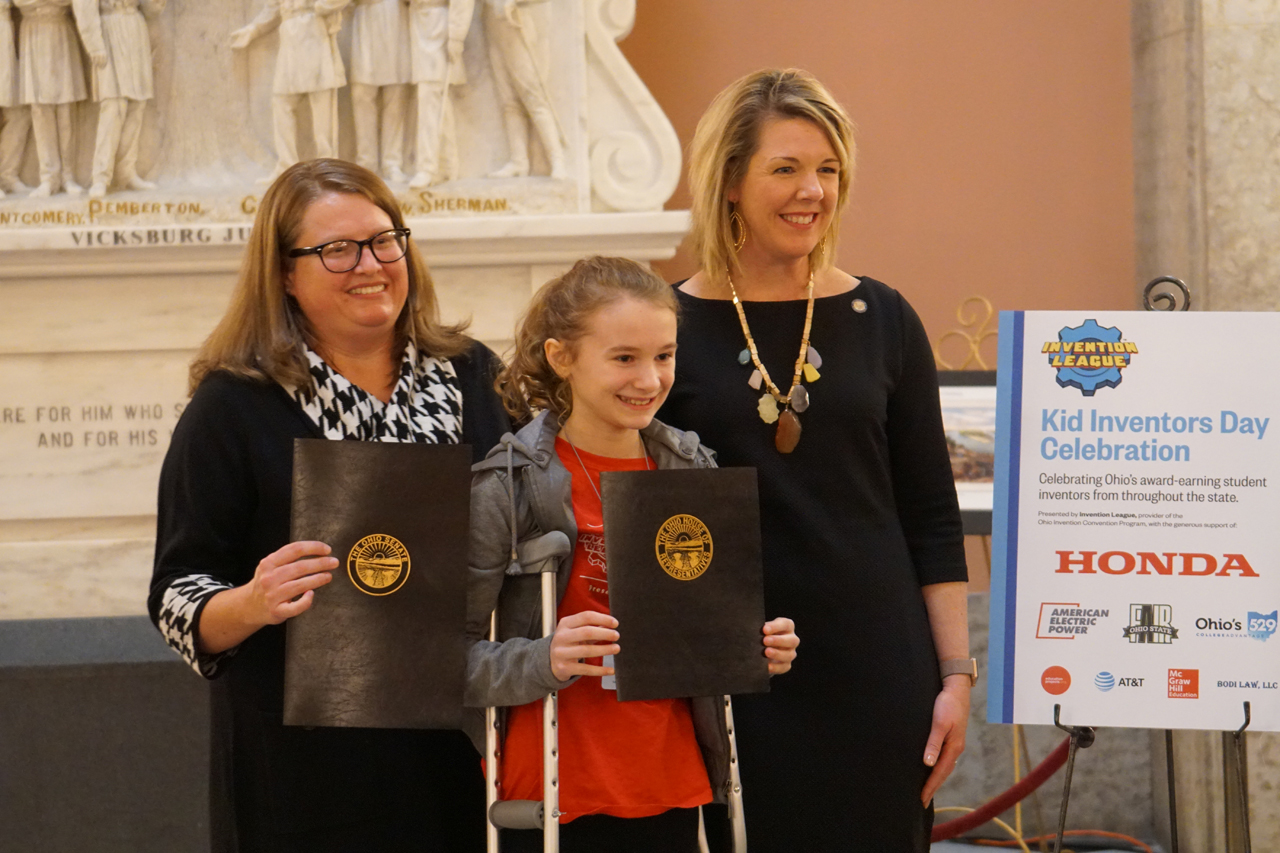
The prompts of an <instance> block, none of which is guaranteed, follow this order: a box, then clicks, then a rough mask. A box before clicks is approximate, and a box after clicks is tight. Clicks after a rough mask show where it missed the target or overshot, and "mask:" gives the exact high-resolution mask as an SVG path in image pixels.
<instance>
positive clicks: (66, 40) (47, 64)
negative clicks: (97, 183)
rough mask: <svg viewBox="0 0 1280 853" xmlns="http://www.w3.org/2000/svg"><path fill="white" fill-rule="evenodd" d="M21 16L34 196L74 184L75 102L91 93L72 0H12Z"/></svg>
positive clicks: (22, 91)
mask: <svg viewBox="0 0 1280 853" xmlns="http://www.w3.org/2000/svg"><path fill="white" fill-rule="evenodd" d="M14 4H15V5H16V6H17V7H18V11H19V12H20V13H21V15H22V22H21V24H20V26H19V28H18V67H19V71H18V81H19V82H18V89H19V100H20V101H21V102H22V103H24V104H28V105H30V107H31V123H32V126H33V127H34V129H35V137H36V155H37V157H38V158H39V160H40V184H39V186H37V187H36V188H35V189H34V190H32V191H31V196H32V197H33V198H45V197H47V196H50V195H53V194H54V193H56V192H59V191H60V190H61V191H66V192H67V193H69V194H71V195H79V194H80V193H82V192H84V190H83V188H82V187H81V186H80V185H79V184H77V183H76V181H75V176H74V174H73V172H72V170H73V169H74V167H75V128H74V127H73V126H72V123H71V105H72V104H74V103H76V102H77V101H83V100H84V99H85V97H86V96H87V90H86V88H85V83H84V65H83V63H82V62H81V59H80V42H79V40H78V39H77V37H76V27H75V24H74V23H73V21H72V18H71V0H14Z"/></svg>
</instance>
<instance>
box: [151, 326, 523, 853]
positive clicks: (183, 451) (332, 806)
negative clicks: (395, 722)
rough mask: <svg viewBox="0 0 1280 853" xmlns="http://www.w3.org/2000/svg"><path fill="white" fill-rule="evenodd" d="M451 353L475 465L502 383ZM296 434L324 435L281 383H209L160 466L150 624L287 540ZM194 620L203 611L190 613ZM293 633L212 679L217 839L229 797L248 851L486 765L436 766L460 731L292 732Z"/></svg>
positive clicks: (496, 423) (276, 631) (390, 805)
mask: <svg viewBox="0 0 1280 853" xmlns="http://www.w3.org/2000/svg"><path fill="white" fill-rule="evenodd" d="M452 361H453V365H454V367H455V369H456V372H457V377H458V383H459V386H460V388H461V390H462V396H463V407H462V433H463V435H462V440H463V442H464V443H466V444H470V445H471V446H472V448H473V454H474V458H475V459H476V460H479V459H481V458H483V457H484V455H485V454H486V453H487V452H488V450H489V449H490V448H491V447H493V446H494V445H496V444H497V443H498V440H499V439H500V438H501V437H502V434H503V433H504V432H506V431H507V430H508V429H509V428H510V424H509V421H508V419H507V416H506V414H505V412H504V411H503V409H502V405H501V403H500V401H499V399H498V397H497V394H496V393H495V392H494V390H493V377H494V374H495V371H496V369H497V368H498V366H499V362H498V359H497V357H496V356H494V354H493V353H492V352H491V351H490V350H489V349H488V348H487V347H485V346H484V345H483V344H479V343H475V344H474V345H473V346H472V347H471V349H470V350H469V351H468V352H467V353H466V354H464V355H463V356H460V357H458V358H455V359H453V360H452ZM295 438H323V435H322V434H321V433H320V431H319V429H318V428H317V427H316V426H315V425H314V424H313V423H312V422H311V421H310V420H309V419H308V418H307V416H306V415H305V414H304V413H303V412H302V409H301V408H300V407H299V406H298V405H297V403H295V402H294V401H293V400H292V399H291V398H290V397H289V395H288V394H287V393H286V392H285V391H284V389H283V388H281V387H280V386H279V385H278V384H276V383H275V382H255V381H252V380H247V379H242V378H237V377H234V376H231V375H229V374H226V373H215V374H211V375H210V376H209V377H207V378H206V379H205V381H204V382H202V383H201V385H200V387H199V388H198V389H197V390H196V392H195V394H194V395H193V396H192V398H191V401H190V403H189V404H188V405H187V407H186V410H185V411H184V412H183V415H182V417H181V419H180V420H179V422H178V425H177V427H176V429H175V430H174V434H173V439H172V442H171V443H170V446H169V450H168V453H167V455H166V456H165V461H164V466H163V468H162V470H161V474H160V494H159V515H158V526H157V535H156V555H155V568H154V573H153V575H152V580H151V593H150V596H149V598H148V610H149V612H150V614H151V618H152V621H153V622H157V621H158V619H159V614H160V611H161V609H162V606H163V599H164V594H165V591H166V590H167V589H168V588H169V586H170V585H171V584H172V583H173V582H174V581H176V580H178V579H181V578H184V577H189V576H191V575H193V574H207V575H212V576H213V577H215V578H217V579H219V580H222V581H225V582H227V583H230V584H233V585H236V586H239V585H241V584H244V583H247V582H248V581H249V580H250V579H251V578H252V577H253V574H254V571H255V569H256V567H257V565H258V562H259V561H260V560H261V559H262V558H263V557H265V556H266V555H268V554H270V553H271V552H273V551H275V550H277V549H278V548H280V547H282V546H283V545H285V544H287V543H288V542H289V515H290V491H291V480H292V468H293V440H294V439H295ZM198 619H199V611H198V610H197V612H196V613H195V615H194V617H193V620H192V621H195V622H198ZM284 635H285V631H284V626H283V625H272V626H268V627H265V628H262V629H261V630H259V631H257V632H256V633H255V634H253V636H251V637H249V638H248V639H247V640H245V641H244V642H243V643H242V644H241V645H240V646H239V647H238V649H237V650H236V652H235V654H234V655H233V656H229V657H226V658H224V659H223V660H222V661H221V663H220V665H219V666H218V667H217V668H216V673H213V672H210V673H209V674H211V675H213V676H214V677H215V680H214V682H213V691H212V693H213V708H212V718H213V728H214V732H213V771H214V779H213V786H212V787H213V791H212V794H213V797H214V804H215V811H214V814H213V815H212V817H213V823H214V829H215V835H217V834H218V827H219V825H220V824H222V825H223V827H224V829H227V830H230V829H231V823H227V822H226V821H225V819H226V818H227V817H229V816H230V815H228V814H226V813H222V814H220V813H219V811H220V809H219V808H218V804H219V801H221V800H224V797H225V796H227V795H230V798H231V800H230V802H227V803H226V805H229V806H230V808H231V814H232V815H234V826H235V830H233V831H234V832H235V834H236V835H237V836H238V837H239V846H240V847H241V849H253V848H255V847H257V846H258V844H259V843H260V842H262V841H263V840H264V839H267V838H271V837H274V836H275V835H277V834H279V833H293V832H304V831H309V830H316V829H321V828H323V827H325V826H340V825H343V824H347V825H350V824H354V823H357V822H360V821H367V820H369V819H370V818H371V817H375V818H376V817H378V816H385V815H388V814H391V815H394V814H395V812H396V811H397V810H403V811H405V813H406V814H407V813H409V812H411V811H412V810H415V809H418V810H420V809H422V808H423V803H422V802H421V801H419V802H416V803H415V802H413V800H414V799H416V798H417V796H418V795H420V794H421V793H422V791H418V793H417V794H415V793H414V792H415V789H416V788H421V786H415V784H414V779H415V778H416V777H419V776H422V775H424V774H437V775H439V774H442V773H443V774H445V775H446V776H448V775H451V774H452V775H457V774H459V773H463V774H465V775H468V776H470V775H473V774H475V773H476V772H477V770H476V766H477V765H478V760H477V757H475V756H474V754H472V756H471V766H469V767H456V768H455V767H439V766H435V765H437V764H438V761H435V760H432V758H433V756H432V754H431V753H432V752H435V753H437V754H438V753H439V752H440V751H441V749H442V747H441V744H440V743H439V739H440V737H441V736H443V735H445V734H448V735H453V734H456V733H430V732H401V731H376V730H365V729H314V730H304V729H298V728H293V727H285V726H283V725H282V723H281V719H282V709H283V680H284V678H283V676H284ZM206 672H208V670H207V669H206ZM449 740H450V744H449V747H448V748H450V749H452V740H453V739H449ZM451 763H453V764H456V763H457V760H456V757H455V758H454V759H452V760H451ZM422 784H423V785H426V784H427V782H426V781H423V783H422ZM459 784H460V785H462V784H463V782H462V781H461V780H459ZM465 784H466V785H470V784H471V781H470V780H468V781H466V783H465ZM397 791H400V792H402V794H403V796H400V795H397V793H396V792H397Z"/></svg>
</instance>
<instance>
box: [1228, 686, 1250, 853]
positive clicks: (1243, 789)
mask: <svg viewBox="0 0 1280 853" xmlns="http://www.w3.org/2000/svg"><path fill="white" fill-rule="evenodd" d="M1251 720H1252V713H1251V711H1250V708H1249V703H1248V702H1245V703H1244V725H1242V726H1241V727H1240V728H1238V729H1236V730H1235V731H1234V732H1228V733H1227V734H1228V735H1229V736H1230V740H1231V745H1232V747H1233V752H1234V755H1233V756H1232V758H1234V762H1224V763H1234V764H1235V768H1234V769H1235V777H1236V778H1235V782H1236V784H1235V788H1236V790H1235V795H1236V802H1235V807H1236V809H1238V810H1239V828H1240V836H1239V841H1240V842H1241V844H1242V845H1243V846H1242V847H1241V848H1240V849H1241V850H1242V851H1243V853H1253V840H1252V839H1251V838H1250V830H1249V764H1248V760H1247V756H1246V753H1245V737H1244V731H1245V729H1247V728H1249V723H1250V721H1251ZM1223 740H1224V741H1225V740H1226V738H1225V737H1224V739H1223ZM1223 746H1224V747H1225V746H1226V744H1225V743H1224V744H1223ZM1225 769H1226V768H1224V770H1225ZM1230 806H1231V803H1230V800H1228V808H1227V839H1228V841H1227V844H1228V848H1229V849H1230V848H1231V811H1232V809H1231V807H1230Z"/></svg>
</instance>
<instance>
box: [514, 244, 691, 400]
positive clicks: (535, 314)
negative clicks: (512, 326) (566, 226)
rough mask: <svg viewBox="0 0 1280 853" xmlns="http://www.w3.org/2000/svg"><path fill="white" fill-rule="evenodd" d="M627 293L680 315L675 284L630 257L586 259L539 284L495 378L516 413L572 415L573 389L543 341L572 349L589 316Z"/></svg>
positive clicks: (584, 329) (580, 335)
mask: <svg viewBox="0 0 1280 853" xmlns="http://www.w3.org/2000/svg"><path fill="white" fill-rule="evenodd" d="M624 296H630V297H631V298H633V299H638V300H640V301H642V302H648V303H651V304H653V305H657V306H659V307H661V308H667V309H670V310H671V312H672V313H674V314H675V315H676V316H677V317H678V316H679V314H680V304H679V302H677V301H676V295H675V293H674V292H673V291H672V289H671V286H670V285H668V284H667V283H666V282H664V281H663V280H662V279H660V278H658V276H656V275H654V273H653V272H652V271H651V270H650V269H649V268H648V267H645V266H643V265H641V264H638V263H636V262H635V261H632V260H628V259H626V258H603V257H599V256H596V257H591V258H585V259H584V260H581V261H578V262H577V263H576V264H574V265H573V268H572V269H570V270H569V271H568V272H567V273H565V274H564V275H562V276H560V277H558V278H553V279H552V280H551V281H549V282H547V283H546V284H544V285H543V286H542V287H540V288H539V289H538V292H537V293H535V294H534V295H533V300H532V301H531V302H530V303H529V307H528V308H526V309H525V312H524V315H523V316H521V318H520V322H519V324H518V325H517V326H516V340H515V346H514V348H513V351H512V355H511V363H510V365H509V366H507V367H506V368H505V369H503V370H502V372H500V373H499V374H498V378H497V381H496V382H495V383H494V387H495V388H497V389H498V393H499V394H500V395H501V396H502V404H503V405H504V406H505V407H506V409H507V412H508V413H510V415H511V416H512V417H513V418H515V419H517V420H520V421H523V420H527V419H528V418H529V416H530V415H531V414H532V413H533V410H534V409H549V410H550V411H552V412H554V413H555V414H556V415H557V416H558V417H559V418H560V420H562V421H563V420H564V419H565V418H567V417H568V416H569V412H570V411H571V410H572V409H573V392H572V391H571V390H570V388H569V381H568V380H567V379H564V378H562V377H561V376H560V375H559V374H558V373H556V371H555V368H554V367H552V366H551V363H550V362H549V361H547V353H546V349H545V348H544V346H543V344H544V343H545V342H546V341H547V340H548V339H549V338H555V339H556V340H558V341H562V342H564V343H565V344H567V345H568V346H569V347H570V348H571V351H572V346H573V343H574V342H575V341H577V340H578V339H579V338H581V337H582V336H583V335H584V334H585V333H586V330H587V323H588V322H589V321H590V319H591V316H592V315H593V314H595V312H596V311H599V310H600V309H601V308H603V307H605V306H606V305H610V304H612V303H614V302H616V301H617V300H618V299H621V298H622V297H624Z"/></svg>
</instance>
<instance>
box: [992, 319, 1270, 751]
mask: <svg viewBox="0 0 1280 853" xmlns="http://www.w3.org/2000/svg"><path fill="white" fill-rule="evenodd" d="M1277 340H1280V314H1229V313H1176V314H1168V313H1142V312H1083V313H1079V312H1021V311H1019V312H1003V313H1002V314H1001V316H1000V355H999V369H998V371H997V376H998V402H997V413H996V430H995V433H996V478H995V480H996V482H995V505H994V509H993V525H994V529H993V551H992V594H991V643H990V676H991V677H990V680H989V682H988V709H989V710H988V719H989V721H991V722H1004V723H1037V724H1046V723H1050V722H1052V720H1053V706H1054V705H1055V704H1060V705H1061V706H1062V722H1063V723H1066V724H1071V725H1091V726H1134V727H1142V728H1179V729H1218V730H1229V729H1236V728H1239V726H1240V725H1241V724H1242V723H1243V722H1244V712H1243V702H1244V701H1249V702H1250V703H1251V710H1252V715H1253V721H1252V724H1251V726H1250V728H1251V730H1268V731H1277V730H1280V637H1278V636H1277V630H1276V629H1277V616H1278V615H1280V447H1277V444H1278V443H1280V372H1277V371H1271V370H1267V369H1265V368H1264V367H1263V366H1262V365H1263V364H1264V363H1265V362H1262V361H1259V360H1257V359H1256V358H1254V357H1252V356H1253V354H1256V353H1260V352H1266V351H1268V350H1269V349H1270V347H1271V346H1274V345H1275V341H1277Z"/></svg>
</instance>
